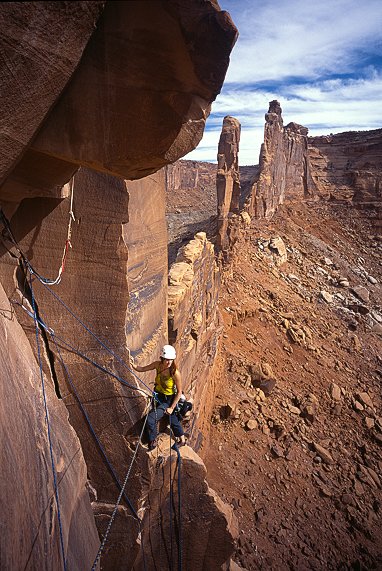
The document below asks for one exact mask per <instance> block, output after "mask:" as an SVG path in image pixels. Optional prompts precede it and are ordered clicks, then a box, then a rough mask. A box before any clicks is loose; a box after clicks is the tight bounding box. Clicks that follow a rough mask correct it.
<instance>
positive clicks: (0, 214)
mask: <svg viewBox="0 0 382 571" xmlns="http://www.w3.org/2000/svg"><path fill="white" fill-rule="evenodd" d="M73 198H74V176H73V177H72V179H71V181H70V207H69V221H68V230H67V234H66V240H65V245H64V250H63V253H62V258H61V266H60V268H59V270H58V274H57V277H56V279H54V280H53V279H49V278H44V277H43V276H42V275H41V274H39V273H38V272H37V271H36V270H35V269H34V268H33V266H32V264H31V263H30V261H29V260H28V258H27V257H26V255H25V254H24V253H23V251H22V250H21V248H20V246H19V244H18V242H17V240H16V238H15V236H14V234H13V232H12V229H11V226H10V224H9V220H8V219H7V217H6V216H5V214H4V212H3V210H2V209H1V208H0V218H1V220H2V222H3V224H4V227H5V229H6V231H7V234H8V238H9V240H10V241H11V242H12V244H13V246H14V247H15V248H16V250H17V252H18V254H19V256H20V258H21V259H22V260H23V262H24V264H25V265H26V266H27V268H28V270H29V272H30V273H31V274H33V275H35V276H36V277H37V278H38V280H39V281H40V282H41V283H44V284H49V285H58V284H59V283H60V282H61V277H62V274H63V272H64V269H65V263H66V257H67V255H68V251H69V248H71V247H72V242H71V238H72V222H74V221H75V217H74V213H73ZM8 251H9V250H8Z"/></svg>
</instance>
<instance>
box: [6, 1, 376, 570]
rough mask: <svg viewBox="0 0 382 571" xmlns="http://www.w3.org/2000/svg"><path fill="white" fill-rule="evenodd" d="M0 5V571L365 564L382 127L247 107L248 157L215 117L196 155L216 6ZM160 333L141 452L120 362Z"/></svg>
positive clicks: (372, 564)
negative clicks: (320, 131)
mask: <svg viewBox="0 0 382 571" xmlns="http://www.w3.org/2000/svg"><path fill="white" fill-rule="evenodd" d="M149 10H154V12H155V15H156V17H155V19H154V20H155V25H154V24H153V23H152V22H153V20H152V18H149V17H148V11H149ZM0 17H1V19H2V23H3V24H4V26H5V25H6V26H7V29H9V37H11V38H17V39H18V43H17V47H18V46H19V45H20V42H22V41H24V42H25V44H23V45H22V47H23V50H20V49H19V47H18V48H17V49H15V46H14V45H12V44H10V43H6V49H7V51H6V53H7V55H8V57H9V59H10V61H14V60H13V58H14V57H16V56H17V58H19V59H18V60H17V62H18V65H20V66H25V67H26V68H27V70H28V74H27V73H26V74H25V75H23V76H22V78H23V80H25V84H22V83H18V84H17V85H15V83H14V82H15V81H16V80H15V76H14V74H12V73H11V72H9V74H8V75H7V76H6V81H5V85H6V88H7V89H6V92H7V94H8V97H7V98H5V99H3V101H2V105H3V107H4V114H3V116H4V117H5V118H6V119H7V121H8V123H7V128H6V129H4V130H3V133H2V137H3V141H2V142H3V145H2V153H3V154H2V160H1V173H2V178H1V180H2V183H1V188H0V201H1V208H2V243H1V256H0V277H1V287H0V295H1V298H2V311H1V319H0V326H1V335H2V344H1V351H2V355H1V362H2V383H1V387H2V391H1V396H2V398H1V400H0V402H1V412H0V419H1V427H2V434H3V438H2V444H1V459H2V467H3V478H2V483H1V489H0V506H1V511H2V522H3V523H4V533H3V536H2V539H1V550H0V553H1V555H0V563H1V568H4V569H19V568H20V569H21V568H23V569H37V568H38V569H60V568H64V569H65V568H68V569H83V568H89V569H90V568H92V569H96V568H97V569H98V568H102V569H105V570H107V569H121V570H123V569H134V570H136V571H139V570H140V569H161V568H167V567H169V568H172V567H175V566H176V565H177V566H178V568H183V569H189V570H191V569H192V570H193V569H200V570H205V571H213V570H214V569H216V570H225V571H228V570H238V569H240V567H239V566H242V568H244V569H248V570H250V569H266V568H267V569H269V568H272V569H296V570H297V569H298V570H300V569H344V570H345V569H346V570H348V569H349V570H350V569H361V568H378V567H379V566H380V565H381V552H380V547H379V546H380V544H381V536H380V526H379V521H380V509H381V508H380V506H381V501H382V496H381V480H380V472H381V470H382V456H381V443H382V420H381V418H382V417H381V393H380V382H381V375H382V361H381V355H380V347H381V335H382V291H381V285H380V284H381V279H382V275H381V273H382V272H381V251H382V241H381V224H380V220H381V216H380V214H381V186H380V180H381V172H382V130H376V131H368V132H357V133H343V134H340V135H328V136H327V137H315V138H312V137H309V136H308V130H307V128H306V127H303V126H300V125H297V124H295V123H290V124H289V125H287V126H286V127H284V126H283V120H282V110H281V106H280V104H279V103H278V102H277V101H272V102H271V103H270V106H269V110H268V113H266V115H265V129H264V144H263V146H262V150H261V153H260V161H259V165H253V166H251V167H250V166H247V167H241V166H240V165H239V159H238V157H239V156H240V155H239V144H240V124H239V122H238V121H237V119H235V118H233V117H226V118H225V119H224V122H223V126H222V133H221V138H220V143H219V148H218V149H217V155H218V162H217V165H216V164H208V163H201V162H197V161H185V160H177V159H179V158H180V157H182V156H184V155H185V154H186V153H187V152H188V151H189V150H191V149H192V148H194V147H195V146H196V145H197V143H198V141H199V140H200V137H201V135H202V132H203V129H204V125H205V120H206V117H207V115H208V113H209V108H210V105H211V103H212V102H213V100H214V99H215V97H216V96H217V94H218V93H219V91H220V88H221V85H222V83H223V80H224V76H225V72H226V69H227V66H228V63H229V54H230V51H231V49H232V47H233V44H234V42H235V40H236V37H237V31H236V29H235V26H234V24H233V23H232V21H231V20H230V17H229V15H228V14H227V13H226V12H224V11H221V10H220V8H219V6H218V4H217V2H214V1H213V2H202V1H200V2H199V1H198V2H191V1H188V0H187V2H179V1H178V0H169V1H167V2H151V1H149V2H144V3H142V2H135V1H134V2H128V3H126V2H122V3H114V2H92V3H86V2H75V3H68V2H57V3H50V2H47V3H37V5H34V4H33V3H31V4H29V5H28V9H27V10H25V11H24V10H20V5H18V4H17V3H10V4H9V5H8V7H4V5H3V7H2V8H1V10H0ZM77 21H81V27H77V26H76V25H75V23H76V22H77ZM158 21H159V22H160V23H161V26H158V25H157V22H158ZM12 26H14V27H12ZM44 27H46V28H47V29H48V30H49V34H44V33H43V31H42V30H43V29H44ZM26 28H28V29H29V31H30V33H29V34H25V33H24V32H25V29H26ZM23 30H24V32H23ZM63 30H66V33H67V35H68V37H69V38H70V40H71V41H70V42H67V43H66V44H65V46H66V49H67V52H62V51H61V50H59V49H58V44H57V42H58V39H59V38H60V36H61V34H62V33H63V32H62V31H63ZM159 30H160V31H159ZM31 37H33V38H35V39H34V41H33V42H30V41H28V38H31ZM36 46H37V49H38V53H39V57H36V55H35V54H36V52H35V50H36ZM12 50H13V51H12ZM30 62H33V65H34V67H32V68H31V66H30ZM11 67H12V66H10V69H11ZM95 85H97V89H95V87H94V86H95ZM153 85H155V86H156V89H153ZM47 86H49V90H48V92H47V93H46V97H44V98H39V99H38V102H39V105H38V107H37V108H36V109H35V110H34V111H33V112H32V109H31V106H32V104H33V100H31V97H30V90H31V89H32V92H33V93H41V90H43V89H47ZM158 86H159V87H158ZM126 103H128V104H126ZM142 110H144V112H142ZM56 276H57V277H56ZM167 342H170V343H172V344H174V346H175V347H176V349H177V353H178V356H177V363H178V366H179V368H180V370H181V372H182V377H183V379H184V392H185V394H186V396H187V398H189V399H190V400H192V402H193V410H192V413H191V416H190V417H189V418H188V419H187V420H186V421H185V422H184V427H185V431H186V435H187V445H186V446H184V447H182V448H180V449H176V448H175V449H173V448H172V445H173V444H174V440H173V438H172V436H171V433H170V432H169V431H168V430H167V429H164V430H163V432H162V434H161V435H160V438H159V444H158V447H157V448H156V449H155V450H153V451H151V452H150V451H148V448H147V442H146V439H145V433H144V422H145V415H146V413H147V411H148V410H149V407H150V403H151V387H152V384H153V378H152V374H151V373H142V374H139V375H137V374H135V373H134V370H132V368H131V367H130V358H131V357H133V358H134V361H135V363H137V364H139V365H145V364H147V363H149V362H151V361H153V360H155V359H156V358H157V356H158V354H159V351H160V348H161V346H162V345H163V344H164V343H167ZM10 498H12V499H13V501H12V502H11V501H10ZM5 524H6V525H5Z"/></svg>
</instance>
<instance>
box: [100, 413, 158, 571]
mask: <svg viewBox="0 0 382 571" xmlns="http://www.w3.org/2000/svg"><path fill="white" fill-rule="evenodd" d="M148 415H149V413H147V414H146V418H145V421H144V423H143V427H142V430H141V433H140V435H139V440H138V442H137V445H136V447H135V451H134V454H133V457H132V460H131V462H130V466H129V469H128V471H127V474H126V477H125V480H124V482H123V485H122V488H121V491H120V493H119V496H118V499H117V502H116V504H115V506H114V510H113V513H112V515H111V518H110V521H109V524H108V526H107V529H106V532H105V535H104V537H103V540H102V543H101V545H100V547H99V549H98V553H97V555H96V558H95V560H94V563H93V566H92V569H91V571H95V569H96V567H97V563H98V561H99V558H100V557H101V553H102V551H103V550H104V548H105V544H106V541H107V538H108V535H109V533H110V529H111V526H112V525H113V521H114V519H115V516H116V514H117V510H118V506H119V504H120V502H121V498H122V496H123V494H124V491H125V488H126V484H127V481H128V479H129V477H130V472H131V468H132V466H133V463H134V460H135V457H136V455H137V452H138V448H139V445H140V443H141V441H142V436H143V431H144V429H145V426H146V422H147V417H148ZM137 518H138V516H137ZM138 520H139V518H138Z"/></svg>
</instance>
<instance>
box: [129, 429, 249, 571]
mask: <svg viewBox="0 0 382 571" xmlns="http://www.w3.org/2000/svg"><path fill="white" fill-rule="evenodd" d="M180 454H181V464H180V465H179V462H178V460H177V455H176V453H175V452H174V451H172V454H171V460H170V455H169V438H168V436H164V435H163V436H162V437H161V439H160V442H159V453H155V452H153V453H152V454H150V455H149V457H148V464H147V468H146V473H147V475H148V479H147V484H146V485H147V492H146V494H145V496H144V501H143V503H142V511H143V513H144V516H143V526H142V527H143V533H142V541H143V545H144V546H145V557H146V560H145V562H143V561H142V554H141V553H139V555H138V557H137V560H136V561H135V564H134V571H143V569H165V568H167V567H168V568H176V567H177V565H178V562H179V560H180V559H179V558H181V562H182V569H184V571H194V570H195V569H197V570H198V571H220V570H221V569H223V568H224V569H225V568H226V567H223V566H224V564H226V562H227V561H228V560H229V558H230V556H231V555H232V553H233V550H234V540H235V539H237V537H238V531H239V530H238V522H237V520H236V517H235V515H234V513H233V509H232V508H231V506H228V505H227V504H224V503H223V502H222V500H221V499H220V498H219V497H218V496H217V495H216V493H215V492H214V491H213V490H211V488H209V486H208V483H207V481H206V475H207V471H206V468H205V466H204V464H203V462H202V460H201V458H200V457H199V456H198V455H197V454H196V453H195V452H194V451H193V450H192V448H190V447H188V446H185V447H182V448H181V449H180ZM178 470H180V477H181V480H180V482H181V484H180V485H181V487H180V490H179V488H178V475H179V473H178ZM170 474H171V477H172V481H173V486H172V510H170V505H169V498H170ZM179 491H180V498H179V495H178V492H179ZM179 499H180V503H179ZM171 515H172V521H171V523H170V516H171Z"/></svg>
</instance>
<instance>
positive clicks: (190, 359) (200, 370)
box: [168, 232, 222, 450]
mask: <svg viewBox="0 0 382 571" xmlns="http://www.w3.org/2000/svg"><path fill="white" fill-rule="evenodd" d="M219 287H220V272H219V269H218V267H217V264H216V262H215V256H214V247H213V245H212V244H211V243H210V242H209V241H208V240H207V238H206V235H205V233H204V232H199V233H198V234H196V236H195V238H194V240H191V241H190V242H189V243H188V244H186V245H185V246H183V247H182V248H181V249H180V250H179V253H178V256H177V259H176V262H175V263H174V264H173V265H172V266H171V268H170V271H169V288H168V311H169V340H170V342H171V343H174V344H175V346H176V348H177V350H178V352H179V356H180V359H179V367H180V371H181V373H182V378H183V384H184V390H185V392H186V395H187V397H192V399H193V400H194V410H195V411H196V417H197V421H196V422H195V423H194V424H193V432H192V444H193V446H194V448H195V449H196V450H198V449H199V447H200V445H201V443H202V432H201V431H202V428H203V425H204V423H206V422H209V417H210V409H211V406H212V402H213V399H214V394H215V386H214V364H215V357H216V354H217V348H218V343H219V339H220V336H221V333H222V325H221V318H220V314H219V311H218V308H217V299H218V295H219Z"/></svg>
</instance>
